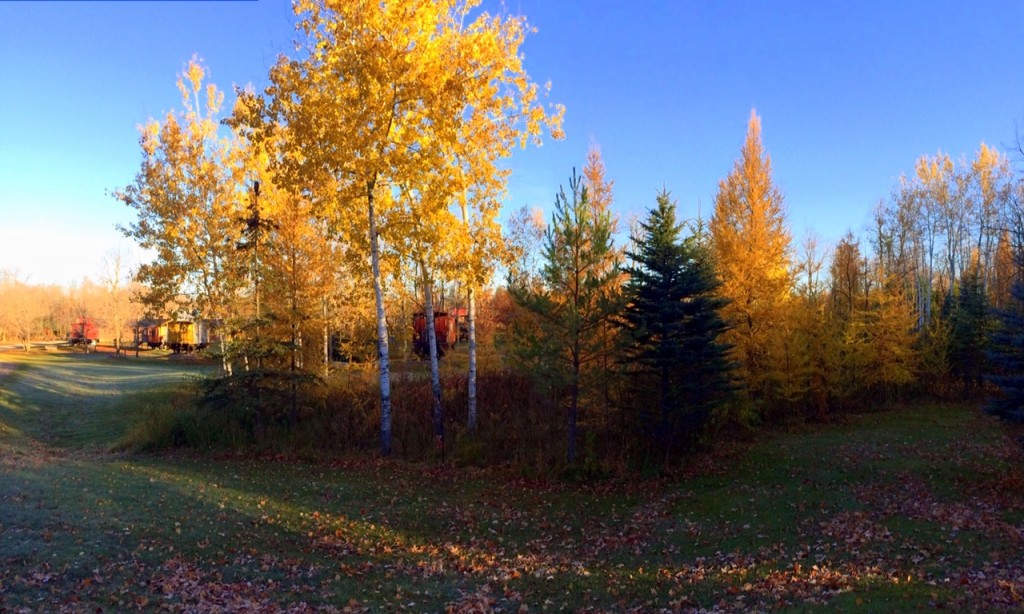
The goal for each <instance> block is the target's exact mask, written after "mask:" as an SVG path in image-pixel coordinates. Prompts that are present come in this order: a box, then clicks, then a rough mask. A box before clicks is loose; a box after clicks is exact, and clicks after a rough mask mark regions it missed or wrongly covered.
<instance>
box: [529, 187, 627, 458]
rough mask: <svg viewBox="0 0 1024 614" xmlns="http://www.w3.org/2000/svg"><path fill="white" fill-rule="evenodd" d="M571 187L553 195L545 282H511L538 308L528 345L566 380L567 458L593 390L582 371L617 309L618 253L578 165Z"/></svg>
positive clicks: (600, 351) (600, 348)
mask: <svg viewBox="0 0 1024 614" xmlns="http://www.w3.org/2000/svg"><path fill="white" fill-rule="evenodd" d="M569 190H570V193H569V195H567V194H566V192H565V190H564V189H562V190H561V191H560V192H559V193H558V196H557V198H556V199H555V211H554V213H553V214H552V218H551V225H550V226H548V229H547V232H546V234H545V237H544V256H543V259H544V264H543V268H542V270H541V275H540V281H541V284H540V287H524V286H523V285H520V284H514V285H513V286H512V287H511V288H510V291H511V293H512V295H513V297H514V298H515V300H516V301H517V303H519V304H520V305H521V306H523V307H525V308H526V309H527V310H528V311H530V312H532V313H533V314H535V315H536V316H537V325H538V328H539V331H538V332H539V334H537V335H536V336H535V337H534V338H533V339H532V340H531V342H530V345H532V346H533V347H531V348H529V350H530V352H531V353H532V354H533V355H535V356H539V357H540V360H541V362H542V363H546V364H543V366H540V368H541V369H542V371H541V372H543V373H544V374H545V375H547V376H551V377H554V378H555V379H557V380H558V382H559V383H560V384H563V385H564V388H565V391H566V397H567V399H566V400H567V408H566V418H567V427H568V428H567V433H568V445H567V448H568V449H567V458H568V462H569V464H573V463H574V462H576V439H577V438H576V431H577V421H578V418H579V414H580V405H581V403H580V400H581V398H585V396H586V394H585V393H587V392H588V388H589V386H588V385H587V384H588V382H585V381H584V376H585V375H586V374H587V372H588V371H590V370H591V369H590V367H591V365H594V364H597V363H598V361H599V360H600V359H601V358H603V356H604V352H606V351H607V348H606V347H605V344H604V343H603V338H602V336H601V332H602V328H603V326H604V324H606V323H607V322H608V321H609V320H610V319H611V318H612V316H613V315H614V314H615V313H617V312H618V311H619V297H620V295H621V292H620V288H619V286H618V279H619V264H618V253H617V252H616V250H615V249H614V247H613V242H612V218H611V214H610V213H609V212H608V211H599V210H595V208H594V207H592V206H591V204H590V197H589V194H588V190H587V188H586V186H585V185H583V184H582V182H581V180H580V178H579V177H577V176H576V173H575V171H574V172H573V176H572V178H571V179H570V181H569Z"/></svg>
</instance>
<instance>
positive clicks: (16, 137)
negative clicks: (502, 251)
mask: <svg viewBox="0 0 1024 614" xmlns="http://www.w3.org/2000/svg"><path fill="white" fill-rule="evenodd" d="M502 7H504V10H506V11H508V12H512V13H521V14H524V15H526V17H527V18H528V20H529V21H530V23H531V24H532V25H533V26H535V27H536V28H537V32H536V33H535V34H533V35H532V36H530V37H529V38H528V39H527V41H526V43H525V45H524V47H523V49H522V51H523V54H524V55H525V58H526V65H527V69H528V70H529V72H530V74H531V76H532V77H533V78H534V79H535V80H536V81H538V82H540V83H543V82H546V81H551V84H552V90H551V100H552V101H555V102H561V103H563V104H565V106H566V108H567V111H566V122H565V131H566V134H567V138H566V139H565V140H564V141H561V142H552V141H547V142H546V143H545V144H544V145H543V146H542V147H541V148H539V149H538V148H533V147H531V148H528V149H526V150H522V151H517V152H516V154H515V156H514V158H513V159H512V160H511V161H510V165H511V167H512V169H513V177H512V180H511V183H510V191H509V197H508V201H507V210H508V211H511V210H512V208H514V207H519V206H521V205H524V204H525V205H536V206H541V207H543V208H545V210H550V206H551V203H552V202H553V197H554V194H555V192H556V191H557V189H558V187H559V185H560V184H562V183H565V181H566V179H567V177H568V176H569V174H570V173H571V171H572V168H573V167H574V166H576V167H580V166H582V164H583V160H584V156H585V155H586V151H587V148H588V147H589V145H590V144H591V143H596V144H598V145H600V147H601V149H602V153H603V155H604V159H605V164H606V166H607V172H608V176H609V177H610V178H611V179H613V180H614V181H615V196H616V208H617V210H618V212H619V213H620V215H621V216H622V217H623V218H624V219H628V218H630V217H631V216H639V215H642V214H643V211H644V210H645V209H646V208H647V207H649V206H651V205H652V204H653V201H654V196H655V195H656V193H657V191H658V190H660V189H661V187H662V186H665V187H667V188H668V189H669V190H670V191H671V192H672V193H673V195H674V196H675V197H676V199H677V200H678V201H679V205H680V213H681V215H683V216H684V217H690V216H693V215H695V214H696V212H697V207H698V205H699V206H700V207H701V208H702V211H703V213H704V215H705V216H708V215H710V212H711V203H712V199H713V197H714V193H715V190H716V187H717V182H718V180H719V179H721V178H722V177H723V176H725V174H726V173H728V172H729V170H730V168H731V166H732V163H733V161H734V160H735V158H736V156H737V154H738V151H739V147H740V144H741V143H742V140H743V136H744V133H745V131H746V122H747V118H748V116H749V114H750V110H751V109H752V108H756V109H757V112H758V114H759V115H760V116H761V118H762V122H763V138H764V144H765V146H766V148H767V150H768V152H769V153H770V154H771V156H772V160H773V164H774V169H775V175H774V178H775V181H776V183H777V184H778V185H779V186H780V187H781V189H782V191H783V193H784V195H785V198H786V206H787V210H788V218H789V221H790V226H791V228H792V231H793V234H794V238H795V239H800V238H802V236H803V235H804V233H805V232H806V231H807V229H813V230H814V231H815V232H816V233H817V234H818V235H819V236H820V237H821V239H822V241H823V242H824V243H832V242H834V241H835V240H837V239H838V238H839V237H840V236H841V235H842V234H843V233H845V232H846V231H847V230H852V231H853V232H854V233H855V234H857V233H859V232H860V231H861V230H862V229H863V228H864V227H865V224H866V223H867V222H868V220H869V218H870V212H871V210H872V208H873V207H874V205H875V203H877V202H878V200H880V199H884V198H887V197H888V195H889V194H890V191H891V189H892V187H893V186H894V185H895V182H896V180H897V178H898V177H899V175H900V174H901V173H904V172H910V171H911V170H912V168H913V163H914V160H915V159H916V158H918V157H919V156H921V155H923V154H934V153H935V152H937V151H938V150H942V151H945V152H948V153H950V154H951V155H953V156H954V157H959V156H961V155H965V156H971V155H973V153H974V152H975V151H976V150H977V148H978V145H979V143H980V142H981V141H985V142H987V143H989V144H990V145H995V146H997V147H999V148H1001V149H1004V150H1007V149H1008V148H1009V147H1010V146H1011V145H1012V144H1013V142H1014V134H1015V129H1016V125H1017V124H1018V123H1021V125H1024V122H1022V120H1024V77H1021V68H1022V67H1024V43H1022V42H1021V36H1020V35H1021V32H1020V24H1021V23H1024V3H1021V2H1019V1H1005V2H970V3H969V2H962V1H956V2H953V1H930V2H881V1H879V2H872V1H863V2H820V1H801V2H793V1H786V0H777V1H771V2H768V1H758V0H736V1H717V0H715V1H712V0H704V1H700V2H696V1H693V2H691V1H684V0H661V1H644V0H633V1H626V0H622V1H610V0H588V1H587V2H583V1H582V0H581V1H572V0H558V1H552V0H506V1H505V2H504V3H499V2H493V1H490V0H487V1H485V3H484V8H487V9H489V10H491V11H492V12H493V11H497V10H502ZM293 23H294V18H293V16H292V13H291V9H290V5H289V3H288V2H287V0H258V1H255V2H209V1H207V2H202V1H200V2H176V1H169V0H155V1H148V2H0V62H2V63H0V269H14V270H17V271H19V272H20V273H21V275H22V277H23V278H24V277H27V278H28V279H29V281H31V282H33V283H60V284H65V283H69V282H71V281H73V280H75V279H78V278H81V277H85V276H88V277H92V278H94V279H95V278H96V277H97V276H98V275H99V272H100V269H101V265H100V263H101V260H102V258H103V255H104V253H106V252H109V251H110V250H114V249H118V248H120V249H122V250H125V251H128V250H130V248H131V243H130V242H128V241H127V240H126V239H123V238H121V237H120V235H119V233H118V232H117V231H116V230H114V226H115V224H117V223H122V224H123V223H127V222H129V221H130V220H131V219H132V218H131V211H130V210H128V208H127V207H125V206H124V205H122V204H120V203H118V202H117V201H115V200H114V199H113V198H111V197H109V195H108V192H109V191H111V190H114V189H116V188H118V187H121V186H124V185H126V184H127V183H129V182H130V181H131V180H132V178H133V176H134V173H135V172H136V171H137V169H138V165H139V161H140V151H139V147H138V143H137V132H136V126H137V125H139V124H142V123H144V122H145V121H146V120H148V119H150V118H159V117H162V116H163V115H164V114H165V113H166V112H167V111H168V110H171V109H173V108H177V107H178V106H179V103H180V101H179V97H178V92H177V90H176V88H175V86H174V82H175V79H176V75H177V73H178V72H179V71H180V70H181V69H182V67H183V66H184V64H185V63H186V62H187V61H188V60H189V58H190V57H192V55H193V54H198V55H199V56H200V57H202V58H203V59H204V60H205V62H206V64H207V66H208V68H209V77H210V78H211V79H212V80H213V81H214V82H215V83H216V84H217V85H218V86H220V87H221V88H222V89H225V90H230V89H231V87H232V86H233V85H236V84H237V85H244V84H247V83H253V84H254V85H256V86H257V87H261V85H262V84H263V83H264V81H265V78H266V74H267V70H268V69H269V67H270V66H271V65H272V64H273V63H274V61H275V58H276V57H277V55H278V54H279V53H282V52H288V51H289V50H290V42H291V40H292V39H293V27H292V24H293ZM228 104H229V105H230V101H229V103H228Z"/></svg>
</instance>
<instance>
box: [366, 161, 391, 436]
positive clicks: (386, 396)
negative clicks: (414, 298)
mask: <svg viewBox="0 0 1024 614" xmlns="http://www.w3.org/2000/svg"><path fill="white" fill-rule="evenodd" d="M373 183H374V182H373V181H369V182H367V184H366V202H367V215H368V218H369V222H370V267H371V269H372V271H373V296H374V301H375V303H376V306H377V359H378V363H377V364H378V368H379V370H380V452H381V454H382V455H384V456H389V455H390V454H391V365H390V361H389V350H388V320H387V314H385V312H384V293H383V291H382V290H381V282H380V247H379V241H378V240H377V219H376V217H375V215H374V211H373Z"/></svg>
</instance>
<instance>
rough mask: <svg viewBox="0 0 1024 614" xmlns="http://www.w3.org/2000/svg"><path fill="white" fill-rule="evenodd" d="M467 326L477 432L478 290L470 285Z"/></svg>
mask: <svg viewBox="0 0 1024 614" xmlns="http://www.w3.org/2000/svg"><path fill="white" fill-rule="evenodd" d="M466 328H467V329H468V331H469V374H468V378H467V383H466V385H467V387H468V388H469V390H468V394H467V396H468V398H469V418H468V420H467V423H468V426H469V431H470V432H471V433H475V432H476V290H475V289H474V288H473V285H472V284H470V286H469V312H468V316H467V317H466Z"/></svg>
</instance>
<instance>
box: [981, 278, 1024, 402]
mask: <svg viewBox="0 0 1024 614" xmlns="http://www.w3.org/2000/svg"><path fill="white" fill-rule="evenodd" d="M1010 303H1011V304H1010V306H1009V307H1007V308H1006V309H1001V310H999V311H997V312H996V315H997V318H998V325H997V326H996V327H995V330H994V331H993V333H992V344H991V348H992V349H991V351H990V353H989V364H990V367H989V374H988V380H989V381H990V382H991V383H992V384H994V385H995V387H996V388H997V389H998V391H997V392H996V393H995V394H993V395H992V397H991V398H990V399H989V403H988V406H987V407H986V408H985V411H987V412H988V413H990V414H993V415H996V416H999V417H1000V418H1004V419H1008V420H1014V421H1017V422H1022V421H1024V349H1022V348H1024V283H1021V282H1017V283H1015V284H1014V285H1013V287H1012V288H1010Z"/></svg>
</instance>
